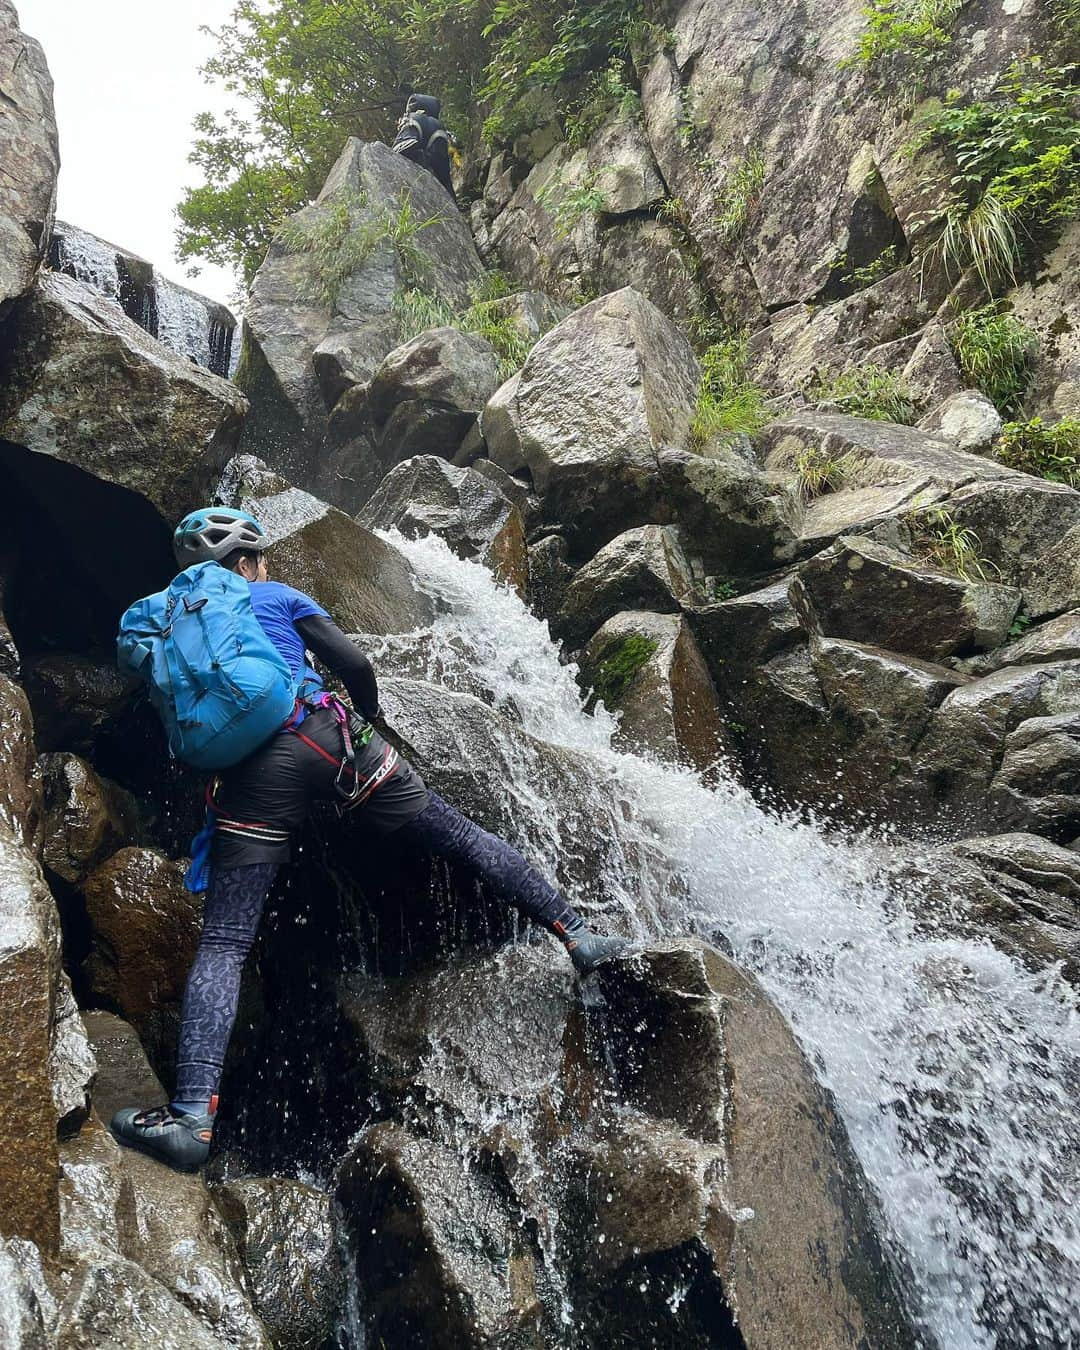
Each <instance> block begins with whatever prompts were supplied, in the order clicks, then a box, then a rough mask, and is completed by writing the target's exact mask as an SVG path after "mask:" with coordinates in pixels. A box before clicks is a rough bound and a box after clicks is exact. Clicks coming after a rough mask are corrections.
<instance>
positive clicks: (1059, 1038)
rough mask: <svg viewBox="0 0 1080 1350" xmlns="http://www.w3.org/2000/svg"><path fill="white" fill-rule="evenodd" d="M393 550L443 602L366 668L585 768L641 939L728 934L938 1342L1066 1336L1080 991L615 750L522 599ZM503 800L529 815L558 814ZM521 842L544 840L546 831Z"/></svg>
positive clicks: (1035, 1342) (881, 853) (1077, 1240)
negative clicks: (427, 624) (871, 1196)
mask: <svg viewBox="0 0 1080 1350" xmlns="http://www.w3.org/2000/svg"><path fill="white" fill-rule="evenodd" d="M388 537H389V538H391V539H392V542H393V543H394V544H395V545H396V546H397V547H399V548H401V550H402V551H403V552H404V553H405V554H406V555H407V556H408V558H409V559H410V561H411V562H412V564H413V566H414V567H415V568H416V569H417V573H418V575H419V578H420V584H421V585H422V587H423V589H424V590H426V591H428V592H429V593H430V594H431V595H432V596H433V597H434V598H435V599H436V601H437V604H438V607H439V610H440V612H439V616H438V617H437V618H436V620H435V622H434V624H433V625H432V627H431V629H430V630H429V631H427V632H425V633H424V634H421V635H417V634H413V635H409V636H407V637H406V638H403V639H401V638H399V639H394V638H390V639H384V640H383V641H382V643H381V653H380V650H379V647H378V646H376V648H375V649H374V650H373V651H372V655H373V657H374V658H375V659H376V663H377V668H378V665H379V658H380V655H381V657H382V664H383V666H384V668H386V667H391V668H392V667H393V666H394V665H395V663H396V662H401V661H406V660H407V661H411V662H412V663H413V668H414V670H415V662H416V659H417V658H416V653H417V651H420V652H422V653H423V658H422V659H423V661H424V663H425V669H424V670H423V671H422V672H417V673H423V674H425V675H426V676H427V677H428V678H432V679H435V680H437V681H438V682H440V683H442V684H445V685H448V686H450V687H452V688H458V689H461V690H464V691H466V692H469V693H473V694H478V695H479V696H480V697H482V698H483V699H484V700H485V701H486V702H488V703H489V704H491V705H492V706H494V707H496V708H498V709H499V710H500V711H503V712H505V713H506V714H508V715H510V716H512V717H513V718H515V719H516V720H519V721H520V722H521V724H522V725H523V726H524V728H525V730H526V731H528V732H529V733H530V734H532V735H533V736H535V737H537V738H539V739H541V740H545V741H548V742H552V743H555V744H558V745H560V746H564V747H568V748H570V749H572V750H574V751H576V752H577V753H579V754H580V755H582V756H587V757H589V760H590V765H591V767H592V770H593V772H592V773H591V777H592V778H593V780H594V783H595V788H594V789H593V790H594V791H595V792H596V794H597V799H596V803H595V807H596V809H597V811H598V812H602V817H601V818H603V819H606V820H608V821H612V820H614V821H618V822H620V823H619V824H618V825H617V827H616V828H618V829H619V830H620V831H622V833H623V836H624V837H623V839H622V840H621V841H620V843H621V844H624V845H625V848H623V849H621V850H620V851H619V852H620V856H625V857H626V858H627V859H631V858H633V859H635V860H637V862H636V866H637V868H638V869H639V870H638V871H634V870H633V869H631V868H630V866H629V865H628V866H627V867H626V868H625V869H624V872H625V874H624V875H622V876H620V877H618V878H617V881H618V883H619V884H618V885H617V887H616V892H617V894H618V895H620V896H621V897H622V899H623V902H624V903H625V905H626V908H627V913H628V915H629V916H630V919H631V923H632V925H633V927H634V928H635V930H636V931H637V932H638V934H639V935H640V936H642V937H647V936H648V935H649V934H650V933H653V932H656V931H657V928H658V925H659V923H660V922H661V917H662V919H663V922H664V924H665V931H667V932H669V933H670V932H671V931H672V929H674V930H675V931H681V932H685V933H700V934H702V935H705V936H715V935H717V934H723V935H724V937H725V938H726V939H727V941H728V942H729V943H730V945H731V947H732V949H733V951H734V955H735V958H736V959H737V960H738V961H739V962H740V964H742V965H743V966H744V967H746V968H748V969H750V970H752V971H754V972H755V973H756V974H757V976H758V977H759V978H760V980H761V981H762V983H763V984H764V985H765V987H766V988H767V989H768V991H769V993H770V994H771V995H772V997H773V999H774V1000H775V1001H776V1003H777V1004H778V1005H779V1006H780V1007H781V1009H782V1010H783V1011H784V1012H785V1014H786V1015H787V1017H788V1018H789V1019H790V1021H791V1023H792V1025H793V1026H794V1028H795V1030H796V1033H797V1035H798V1036H799V1039H800V1041H801V1043H802V1045H803V1047H804V1049H805V1051H806V1053H807V1054H808V1056H809V1058H810V1059H811V1060H812V1062H813V1063H814V1064H815V1066H816V1068H817V1071H818V1073H819V1075H820V1077H821V1078H822V1080H823V1081H824V1082H825V1083H826V1085H827V1086H828V1087H829V1088H830V1089H831V1090H832V1092H833V1094H834V1095H835V1097H836V1100H837V1102H838V1105H839V1107H840V1110H841V1112H842V1114H843V1117H844V1119H845V1121H846V1124H847V1128H848V1131H849V1134H850V1136H851V1139H852V1142H853V1144H854V1146H855V1149H856V1151H857V1153H858V1155H859V1157H860V1159H861V1161H862V1165H863V1167H864V1169H865V1171H866V1174H867V1176H868V1177H869V1179H870V1181H871V1183H872V1185H873V1186H874V1188H875V1190H876V1192H877V1194H878V1197H879V1199H880V1201H881V1206H882V1209H883V1211H884V1215H885V1221H886V1224H887V1226H888V1230H889V1231H888V1232H887V1233H886V1238H887V1240H888V1241H889V1242H890V1243H891V1244H893V1246H894V1248H895V1250H897V1251H898V1253H900V1254H901V1255H902V1257H903V1258H904V1259H905V1260H906V1262H907V1263H908V1265H909V1266H910V1268H911V1270H912V1272H913V1275H914V1279H915V1285H916V1294H917V1297H918V1299H919V1301H920V1303H921V1305H922V1309H923V1317H924V1320H925V1324H926V1326H927V1328H928V1329H929V1330H930V1331H931V1332H932V1333H933V1334H934V1335H935V1336H936V1337H937V1339H938V1340H939V1342H940V1345H941V1346H942V1347H943V1350H990V1348H991V1347H993V1348H994V1350H1005V1348H1006V1347H1010V1348H1012V1347H1016V1348H1017V1350H1019V1347H1039V1350H1043V1348H1044V1347H1045V1350H1051V1348H1052V1347H1070V1346H1080V1236H1078V1222H1077V1217H1076V1214H1077V1198H1078V1193H1077V1190H1078V1188H1077V1169H1078V1158H1080V1148H1078V1144H1080V1117H1078V1113H1077V1110H1076V1086H1077V1081H1078V1069H1080V1016H1078V1008H1077V1001H1076V996H1075V992H1074V991H1072V990H1071V989H1070V988H1069V987H1068V986H1067V985H1065V984H1064V983H1063V982H1062V981H1061V980H1060V978H1059V977H1058V975H1057V973H1056V972H1055V971H1050V972H1043V973H1041V974H1033V973H1031V972H1029V971H1026V970H1025V969H1023V968H1022V967H1021V966H1020V965H1018V964H1017V963H1016V962H1015V961H1014V960H1012V959H1011V958H1009V957H1007V956H1005V955H1003V954H1002V953H1000V952H999V951H997V950H996V949H995V948H994V947H992V946H991V945H990V944H989V943H987V942H981V941H975V940H971V939H967V938H963V937H959V936H956V934H955V926H953V931H950V930H949V928H948V927H946V926H945V925H944V924H943V925H942V927H941V930H940V931H938V932H935V931H934V930H933V927H932V926H930V927H929V931H928V924H927V921H926V915H925V901H924V902H923V903H921V904H920V903H919V902H920V896H919V894H918V892H917V889H916V887H915V884H914V883H906V886H905V883H901V882H899V881H897V880H895V877H894V879H893V880H892V881H889V880H887V879H886V878H887V870H886V869H889V868H890V867H891V866H893V865H895V863H896V861H897V855H898V852H899V850H897V849H893V848H886V847H885V846H883V845H881V844H874V843H870V842H865V841H860V840H857V839H852V840H845V839H843V838H841V837H838V836H836V835H832V836H828V837H826V836H825V835H824V834H823V833H822V832H820V831H819V830H817V829H815V828H814V827H813V826H812V825H811V824H807V823H805V822H799V821H795V820H790V819H782V818H779V817H777V816H775V815H770V814H767V813H766V812H764V811H763V810H762V809H761V808H760V807H759V806H758V805H757V804H756V803H755V802H754V801H753V799H752V798H751V797H750V795H749V794H748V793H746V792H745V791H744V790H742V789H741V788H739V787H738V786H737V785H735V784H734V783H732V782H730V781H725V782H723V783H722V784H721V785H720V786H719V787H717V788H715V789H710V788H707V787H705V786H703V785H702V784H701V782H700V781H699V779H698V778H697V776H695V774H694V773H692V772H691V771H689V770H683V769H678V768H671V767H665V766H661V765H659V764H657V763H654V762H651V761H649V760H647V759H645V758H642V757H639V756H637V755H632V754H623V753H619V752H617V751H615V750H613V749H612V748H611V739H612V735H613V732H614V730H615V727H616V723H615V721H614V719H613V718H612V717H611V716H610V715H609V714H607V713H606V712H605V711H604V710H603V708H602V706H601V708H600V710H599V711H598V713H597V714H596V715H594V716H590V715H587V714H586V713H585V712H584V711H583V708H582V701H581V696H580V692H579V690H578V687H577V685H576V683H575V680H574V671H573V668H571V667H567V666H564V665H560V663H559V659H558V652H557V649H556V647H555V646H554V645H553V644H552V642H551V641H550V638H549V635H548V631H547V626H546V625H545V624H542V623H541V622H539V621H538V620H537V619H536V618H535V617H533V616H532V615H531V614H530V613H529V612H528V611H527V610H526V608H525V607H524V605H523V604H522V603H521V601H520V600H519V599H518V598H517V597H516V596H515V595H513V594H512V593H510V592H509V591H506V590H504V589H500V588H498V587H497V586H496V585H495V583H494V582H493V580H492V579H491V577H490V575H489V574H488V573H487V572H486V571H485V570H484V569H483V568H481V567H480V566H478V565H476V564H472V563H464V562H461V561H460V560H458V559H457V558H455V557H454V556H453V555H452V554H451V553H450V552H449V550H448V549H447V548H446V546H445V545H444V544H443V543H442V542H441V541H440V540H437V539H434V538H429V539H427V540H422V541H417V542H409V541H405V540H401V539H400V538H398V537H397V536H388ZM406 654H408V655H406ZM512 787H513V789H514V796H515V800H516V801H517V803H518V805H519V809H520V810H521V811H522V812H525V813H532V814H533V815H535V816H537V817H542V816H543V815H544V813H545V809H546V810H548V811H549V812H550V810H551V808H550V807H548V808H545V804H544V803H543V802H540V801H538V800H537V799H536V797H535V794H533V793H531V792H529V790H528V785H527V784H524V783H522V784H516V785H512ZM522 833H523V835H525V836H529V837H532V838H536V839H541V840H543V839H545V838H549V839H553V840H556V841H557V838H558V828H557V822H555V821H552V820H543V819H535V820H529V821H526V822H524V823H523V831H522ZM542 853H546V854H547V856H546V857H541V859H540V861H541V862H542V864H544V865H546V866H549V867H550V865H551V855H550V850H549V849H544V850H542ZM650 858H652V859H658V858H659V859H662V860H663V862H664V864H665V867H664V868H652V867H650V865H649V863H648V860H649V859H650ZM642 860H645V861H642ZM662 875H663V876H666V878H667V884H666V885H664V882H663V881H662V880H661V877H662ZM672 877H674V878H675V880H676V884H675V885H672V884H671V878H672ZM661 889H662V890H663V892H664V893H663V894H661V893H660V891H661Z"/></svg>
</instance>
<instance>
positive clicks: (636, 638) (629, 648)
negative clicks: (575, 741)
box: [594, 633, 660, 708]
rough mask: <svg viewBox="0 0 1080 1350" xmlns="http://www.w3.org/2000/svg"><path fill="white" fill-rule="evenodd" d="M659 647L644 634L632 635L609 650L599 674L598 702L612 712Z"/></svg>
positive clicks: (597, 681)
mask: <svg viewBox="0 0 1080 1350" xmlns="http://www.w3.org/2000/svg"><path fill="white" fill-rule="evenodd" d="M659 645H660V644H659V643H658V642H657V641H656V640H655V639H653V638H647V637H645V636H644V634H642V633H631V634H629V635H628V636H627V637H624V638H620V639H619V640H618V641H617V642H614V643H612V645H611V646H610V647H608V648H607V650H606V652H605V654H604V657H603V659H602V660H601V662H600V664H599V666H598V667H597V671H596V679H595V681H594V691H595V694H596V697H597V699H603V701H604V705H605V706H606V707H608V708H613V707H615V706H616V704H617V703H618V702H619V700H620V699H621V698H622V696H623V694H625V693H626V691H627V689H629V687H630V685H631V684H632V683H633V680H634V677H635V676H636V675H637V673H638V672H639V671H640V670H641V668H642V667H643V666H644V665H646V664H647V662H648V660H649V658H650V657H651V656H652V654H653V652H655V651H656V649H657V647H658V646H659Z"/></svg>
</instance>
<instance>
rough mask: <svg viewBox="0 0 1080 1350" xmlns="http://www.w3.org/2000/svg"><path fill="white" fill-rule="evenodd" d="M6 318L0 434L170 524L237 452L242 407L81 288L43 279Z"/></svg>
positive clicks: (232, 392)
mask: <svg viewBox="0 0 1080 1350" xmlns="http://www.w3.org/2000/svg"><path fill="white" fill-rule="evenodd" d="M10 323H11V325H12V327H11V334H10V336H11V341H10V344H6V359H5V360H4V363H3V369H2V370H0V437H2V438H3V439H5V440H8V441H13V442H15V444H17V445H22V446H25V447H26V449H27V450H30V451H32V452H34V453H36V454H40V455H47V456H51V457H53V458H54V459H57V460H61V461H63V462H65V463H67V464H72V465H74V466H75V467H76V468H79V469H82V470H84V471H85V472H86V473H88V474H92V475H93V476H94V477H96V478H99V479H102V480H103V481H104V482H106V483H109V484H114V485H116V486H117V487H122V488H127V489H128V490H129V491H131V492H132V493H135V494H138V496H140V497H142V498H143V499H144V500H145V501H146V502H148V503H149V504H150V505H151V506H152V507H153V508H154V510H155V511H156V512H157V513H158V514H159V516H160V517H161V518H162V520H163V521H164V523H165V524H167V525H169V526H170V527H171V526H172V525H173V524H174V523H175V522H176V521H177V520H178V519H179V518H180V517H181V516H182V515H184V514H185V513H186V512H187V511H188V510H190V508H191V503H192V502H193V501H198V500H199V499H202V498H205V496H206V495H207V493H208V491H209V490H210V488H211V487H212V485H213V483H214V482H215V481H216V478H217V476H218V474H220V472H221V469H222V467H223V465H224V463H225V461H226V460H227V459H228V457H229V455H230V454H231V453H232V452H233V450H234V449H235V447H236V443H237V440H238V438H239V435H240V426H241V423H242V421H243V417H244V414H245V412H246V411H247V406H248V405H247V400H246V399H245V398H244V396H243V395H242V394H241V393H240V392H239V390H237V388H236V386H235V385H233V384H231V383H229V382H228V381H227V380H222V379H219V378H218V377H217V376H216V375H211V374H210V373H209V372H208V371H205V370H203V369H202V368H201V367H200V366H197V365H195V364H194V363H193V362H192V361H188V360H185V359H184V358H182V357H180V356H178V355H176V354H175V353H173V352H170V351H169V350H168V349H167V348H165V347H163V346H162V345H161V344H160V343H159V342H156V341H155V340H154V339H153V338H152V337H150V336H149V335H148V334H147V333H145V332H144V331H143V330H142V329H141V328H140V327H139V326H138V325H137V324H135V323H132V321H131V320H130V319H128V318H127V317H126V316H125V315H124V314H123V312H122V311H121V310H120V309H119V308H118V307H117V306H116V305H114V304H112V303H110V302H109V301H107V300H105V299H104V298H103V297H102V296H100V295H97V294H96V293H95V292H94V291H92V290H90V289H89V287H87V286H84V285H83V284H82V283H81V282H78V281H75V280H73V279H72V278H71V277H67V276H63V275H61V274H60V273H56V272H47V273H42V275H41V276H40V277H39V278H38V281H37V284H36V286H35V287H34V289H33V291H32V292H31V293H30V294H29V295H28V296H27V297H26V298H25V299H24V300H23V301H22V302H21V303H20V304H19V306H18V309H17V311H16V313H15V314H14V315H13V316H12V318H11V320H10Z"/></svg>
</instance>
